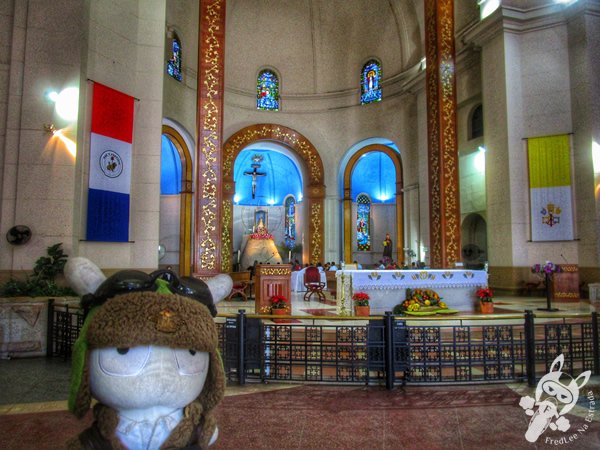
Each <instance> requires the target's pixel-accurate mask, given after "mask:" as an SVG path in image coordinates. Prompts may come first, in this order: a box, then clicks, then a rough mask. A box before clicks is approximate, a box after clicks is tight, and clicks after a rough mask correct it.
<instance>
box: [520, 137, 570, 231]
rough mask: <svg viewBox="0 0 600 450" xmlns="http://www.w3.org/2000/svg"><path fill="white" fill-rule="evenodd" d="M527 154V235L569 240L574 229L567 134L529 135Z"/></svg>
mask: <svg viewBox="0 0 600 450" xmlns="http://www.w3.org/2000/svg"><path fill="white" fill-rule="evenodd" d="M527 154H528V160H529V198H530V207H531V239H532V240H533V241H566V240H572V239H573V238H574V233H573V203H572V187H571V151H570V142H569V136H568V135H566V134H565V135H558V136H546V137H538V138H529V139H528V140H527Z"/></svg>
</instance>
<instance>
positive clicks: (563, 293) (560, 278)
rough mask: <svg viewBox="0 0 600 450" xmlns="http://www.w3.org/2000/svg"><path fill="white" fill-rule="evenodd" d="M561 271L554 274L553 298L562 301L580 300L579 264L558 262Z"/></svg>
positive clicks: (552, 284)
mask: <svg viewBox="0 0 600 450" xmlns="http://www.w3.org/2000/svg"><path fill="white" fill-rule="evenodd" d="M558 267H560V272H554V273H553V274H552V283H551V293H552V299H553V300H558V301H561V302H578V301H579V266H578V265H577V264H558Z"/></svg>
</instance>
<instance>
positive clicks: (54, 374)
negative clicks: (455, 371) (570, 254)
mask: <svg viewBox="0 0 600 450" xmlns="http://www.w3.org/2000/svg"><path fill="white" fill-rule="evenodd" d="M545 302H546V301H545V299H543V298H510V297H506V298H497V299H496V313H498V314H500V315H505V314H515V313H522V312H523V311H524V310H525V309H531V310H534V311H535V312H537V308H539V307H544V306H545ZM253 305H254V304H253V302H242V301H238V300H234V301H231V302H227V303H225V304H220V305H219V312H229V313H237V311H238V310H239V309H246V310H247V312H248V313H251V312H253ZM557 306H558V307H559V308H560V309H561V311H560V312H558V313H552V314H551V315H548V314H547V313H544V314H542V315H544V316H546V315H548V316H549V317H552V316H556V315H558V314H564V313H584V312H589V311H590V310H591V309H593V308H594V307H593V306H591V305H590V303H589V302H588V301H581V302H577V303H563V304H558V305H557ZM292 308H293V310H292V313H293V314H294V315H298V316H303V315H308V314H314V315H319V316H325V317H331V316H330V314H332V313H333V312H335V309H334V306H332V305H328V304H323V303H319V302H313V301H311V302H304V301H303V300H302V294H301V293H294V294H293V296H292ZM473 313H475V311H473ZM325 320H326V319H325ZM446 320H449V319H446ZM471 320H473V321H474V320H476V317H473V318H471V319H468V320H467V319H465V320H464V321H465V322H469V321H471ZM515 320H518V319H515ZM539 320H543V319H539ZM548 320H551V319H548ZM425 323H427V322H425ZM436 323H438V324H439V323H440V322H439V321H438V322H436ZM69 370H70V365H69V363H68V362H64V361H61V360H58V359H44V358H36V359H29V360H0V449H8V450H13V449H15V450H16V449H19V450H20V449H30V448H31V449H36V450H38V449H55V448H64V445H65V442H66V441H67V439H69V438H71V437H73V436H74V435H76V434H77V433H79V432H80V431H82V430H83V429H84V428H85V427H86V426H87V425H88V424H89V423H90V421H91V417H90V415H89V414H88V415H87V416H86V417H85V418H84V419H83V420H82V421H78V420H77V419H75V418H74V417H72V416H71V415H70V414H69V413H68V412H67V411H66V398H67V396H68V388H69V381H68V379H69ZM533 393H534V391H533V389H532V388H530V387H528V386H527V385H525V384H494V385H478V386H473V385H471V386H451V387H448V386H428V387H416V386H411V385H409V386H407V387H405V388H404V389H395V390H393V391H386V390H385V389H383V388H381V387H377V386H375V387H366V386H343V387H342V386H330V385H291V384H249V385H246V386H241V387H240V386H236V385H232V386H228V387H227V393H226V395H227V396H226V398H225V400H224V401H223V403H222V404H221V405H220V406H219V407H218V411H217V417H218V422H219V427H220V437H219V440H218V442H217V444H216V445H215V446H214V448H215V449H234V448H235V449H238V448H240V449H241V448H244V449H271V448H273V449H281V448H297V449H312V448H315V449H316V448H336V449H337V448H340V449H341V448H343V449H363V448H365V449H366V448H377V449H396V448H398V449H399V448H415V449H416V448H418V449H430V448H452V449H455V448H461V449H470V448H494V449H498V448H507V449H508V448H510V449H515V448H516V449H519V448H524V449H525V448H572V449H588V448H589V449H592V448H600V423H599V421H600V411H598V410H600V407H598V405H600V377H592V379H591V380H590V382H589V383H588V385H586V387H585V394H586V396H583V395H582V396H580V399H579V402H578V404H577V405H576V406H575V408H574V409H573V410H572V411H571V412H570V413H569V415H568V418H569V420H570V421H571V424H572V428H571V430H570V431H569V432H566V433H565V432H561V431H558V430H557V431H551V430H549V429H548V430H547V431H546V432H545V433H544V434H543V435H542V437H540V438H539V439H538V441H537V442H536V443H535V444H530V443H529V442H527V441H526V440H525V438H524V433H525V432H526V431H527V426H528V421H529V419H530V418H529V416H527V415H526V414H525V412H524V410H523V409H522V408H521V407H520V406H519V400H520V398H521V396H524V395H533ZM582 393H583V391H582ZM588 397H589V398H588ZM591 399H593V401H594V402H595V403H594V405H592V402H591ZM594 408H595V409H594ZM590 416H591V421H590V422H586V417H588V418H589V417H590ZM586 425H587V426H588V427H587V428H585V426H586ZM575 435H577V438H576V439H575V438H573V439H574V443H570V444H569V443H564V442H563V443H561V442H560V441H559V440H560V438H562V437H565V436H566V437H569V436H575ZM551 439H556V441H552V440H551Z"/></svg>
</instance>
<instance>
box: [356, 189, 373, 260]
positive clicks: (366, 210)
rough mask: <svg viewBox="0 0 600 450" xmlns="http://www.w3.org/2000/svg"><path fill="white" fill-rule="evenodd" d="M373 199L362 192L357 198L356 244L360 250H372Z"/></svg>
mask: <svg viewBox="0 0 600 450" xmlns="http://www.w3.org/2000/svg"><path fill="white" fill-rule="evenodd" d="M370 220H371V199H370V198H369V196H367V195H364V194H360V195H359V196H358V197H357V198H356V244H357V247H358V250H359V251H369V250H371V231H370V228H369V223H370Z"/></svg>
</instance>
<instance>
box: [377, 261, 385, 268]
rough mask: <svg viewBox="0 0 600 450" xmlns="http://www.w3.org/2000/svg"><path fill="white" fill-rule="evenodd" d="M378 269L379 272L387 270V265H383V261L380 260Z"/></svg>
mask: <svg viewBox="0 0 600 450" xmlns="http://www.w3.org/2000/svg"><path fill="white" fill-rule="evenodd" d="M377 268H378V269H379V270H385V264H384V263H383V260H382V259H380V260H379V265H378V266H377Z"/></svg>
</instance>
